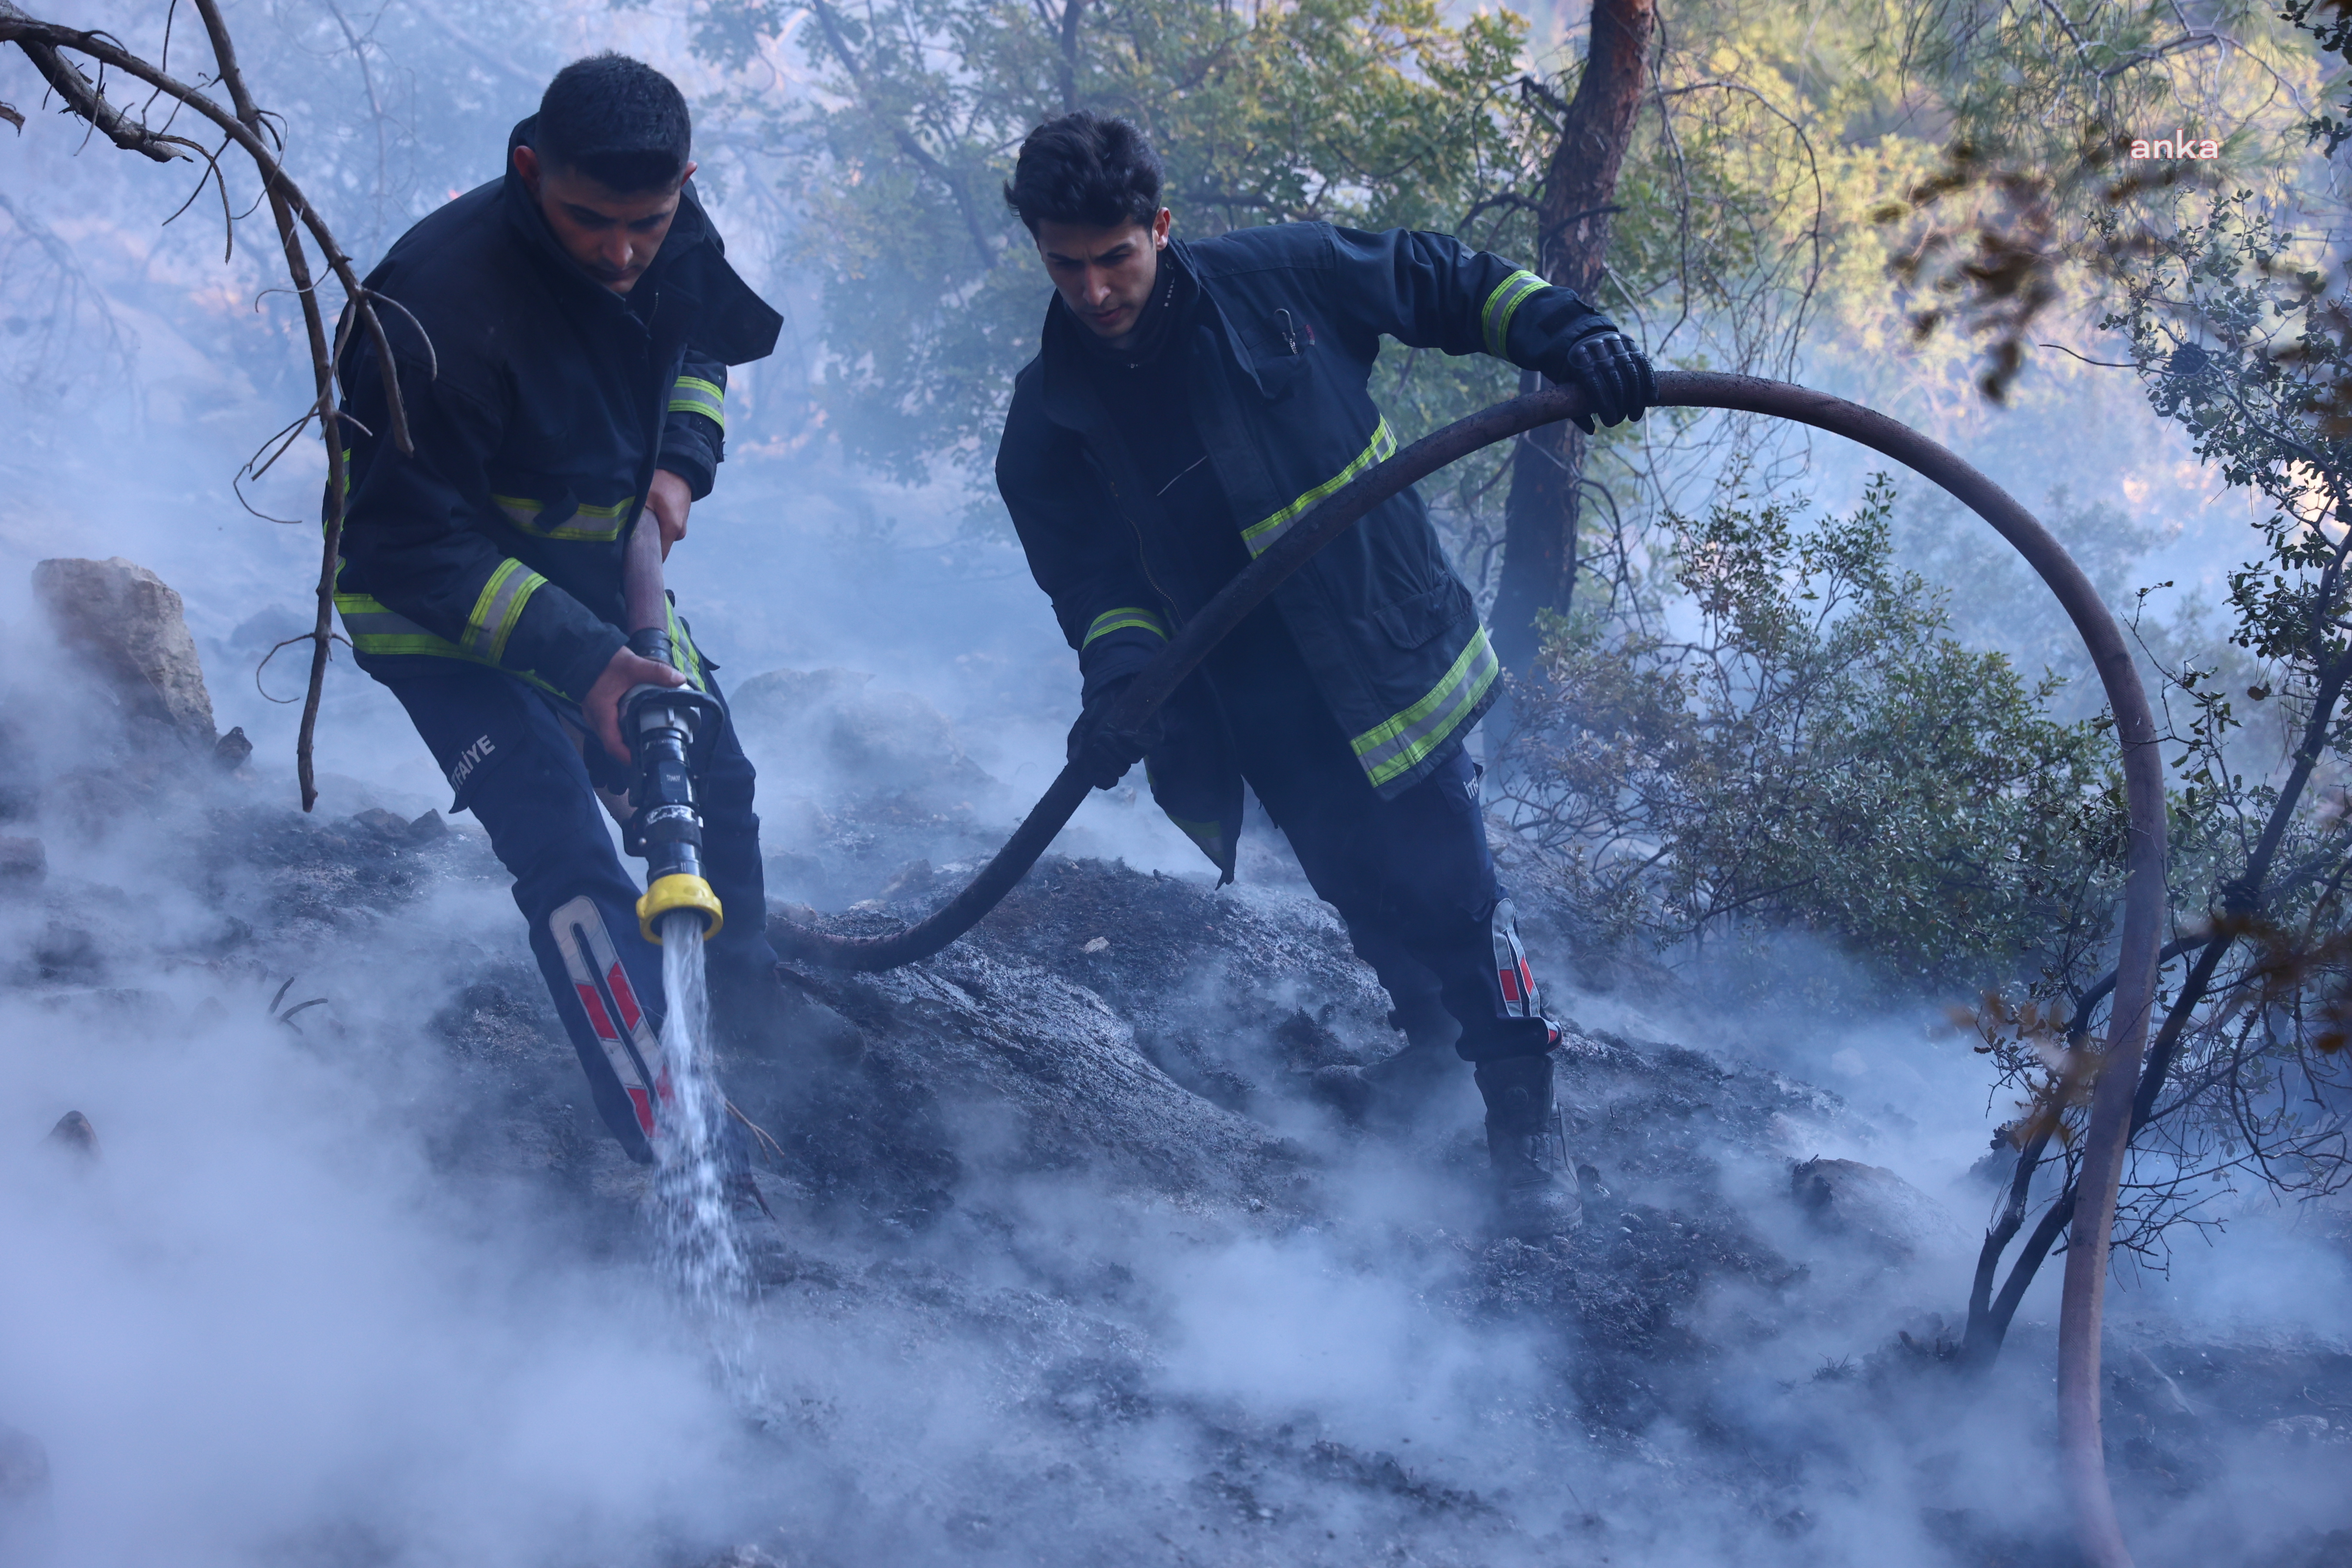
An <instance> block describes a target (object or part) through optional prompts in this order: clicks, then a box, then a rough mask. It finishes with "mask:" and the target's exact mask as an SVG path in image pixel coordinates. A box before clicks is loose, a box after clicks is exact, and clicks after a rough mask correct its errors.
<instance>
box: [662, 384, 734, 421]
mask: <svg viewBox="0 0 2352 1568" xmlns="http://www.w3.org/2000/svg"><path fill="white" fill-rule="evenodd" d="M669 411H670V412H671V413H672V414H699V415H701V416H703V417H704V418H706V419H709V420H710V421H712V422H713V423H715V424H716V425H717V426H719V429H721V430H724V429H726V428H727V389H726V388H725V387H722V386H720V385H719V384H718V383H716V382H710V381H704V380H702V379H700V378H699V377H697V376H691V375H681V376H679V377H678V378H677V385H676V386H674V387H672V388H671V389H670V394H669Z"/></svg>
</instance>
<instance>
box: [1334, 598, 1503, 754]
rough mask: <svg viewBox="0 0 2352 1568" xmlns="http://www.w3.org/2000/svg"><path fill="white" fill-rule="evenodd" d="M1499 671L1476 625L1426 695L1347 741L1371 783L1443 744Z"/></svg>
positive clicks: (1482, 627)
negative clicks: (1450, 666) (1474, 629)
mask: <svg viewBox="0 0 2352 1568" xmlns="http://www.w3.org/2000/svg"><path fill="white" fill-rule="evenodd" d="M1500 672H1501V666H1500V665H1498V664H1497V663H1496V659H1495V650H1494V649H1493V648H1492V647H1489V646H1488V644H1487V642H1486V627H1484V626H1480V627H1479V628H1477V630H1476V631H1475V632H1473V633H1472V634H1471V637H1470V646H1469V647H1465V648H1464V649H1463V650H1462V657H1461V658H1457V659H1455V660H1454V665H1453V668H1450V669H1448V670H1447V671H1446V672H1445V673H1444V676H1442V677H1440V678H1439V679H1438V682H1437V684H1436V685H1435V686H1433V687H1431V688H1430V689H1429V691H1428V694H1427V695H1425V696H1424V697H1423V698H1422V700H1420V701H1418V702H1416V703H1414V704H1413V705H1412V707H1410V708H1408V709H1406V710H1404V711H1403V712H1402V713H1399V714H1397V715H1395V716H1394V717H1393V718H1391V719H1388V720H1386V721H1382V722H1381V723H1379V724H1376V725H1374V726H1373V727H1372V728H1371V729H1369V730H1367V731H1364V732H1363V733H1362V734H1360V735H1359V736H1357V737H1356V738H1355V739H1354V740H1353V741H1352V742H1349V744H1350V745H1352V746H1353V747H1354V748H1355V752H1356V761H1357V763H1359V764H1360V765H1361V766H1362V768H1363V770H1364V774H1365V776H1366V777H1367V778H1369V779H1370V780H1371V781H1372V784H1373V787H1374V788H1378V787H1379V786H1380V785H1381V784H1386V783H1388V782H1389V781H1390V780H1391V779H1393V778H1397V777H1399V776H1401V775H1402V774H1404V773H1409V772H1411V771H1412V768H1413V767H1414V766H1415V765H1416V764H1418V763H1420V762H1421V761H1422V760H1423V758H1425V757H1427V756H1428V755H1429V754H1430V753H1431V752H1433V751H1435V750H1437V748H1438V747H1439V746H1441V745H1443V744H1444V742H1445V738H1446V737H1447V736H1449V735H1451V734H1453V733H1454V730H1455V729H1456V728H1457V727H1458V726H1459V725H1460V724H1461V722H1462V721H1463V720H1464V719H1465V717H1466V716H1468V715H1469V714H1470V713H1471V711H1472V710H1475V708H1476V707H1477V705H1478V700H1479V699H1480V698H1482V697H1484V696H1486V689H1487V688H1488V687H1490V686H1492V685H1494V684H1495V677H1496V675H1497V674H1499V673H1500Z"/></svg>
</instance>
